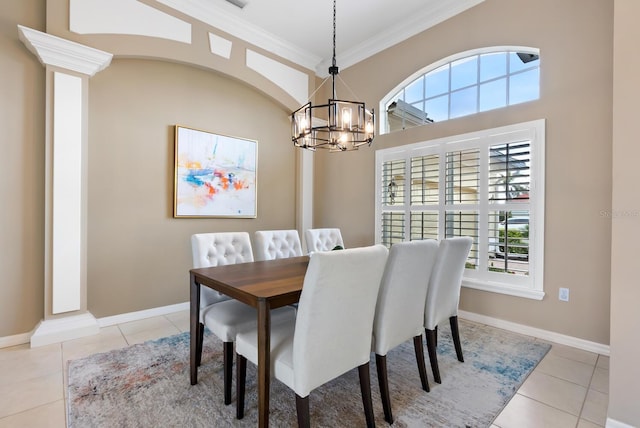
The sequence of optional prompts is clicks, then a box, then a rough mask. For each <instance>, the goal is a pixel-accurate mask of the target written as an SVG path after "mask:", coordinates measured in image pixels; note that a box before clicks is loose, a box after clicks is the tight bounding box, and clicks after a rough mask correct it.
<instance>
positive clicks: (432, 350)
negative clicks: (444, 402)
mask: <svg viewBox="0 0 640 428" xmlns="http://www.w3.org/2000/svg"><path fill="white" fill-rule="evenodd" d="M424 332H425V334H426V336H427V351H428V352H429V361H430V362H431V371H432V372H433V380H434V381H435V382H436V383H442V381H441V380H440V370H439V369H438V355H437V354H436V342H437V339H436V336H437V333H436V330H428V329H426V328H425V329H424Z"/></svg>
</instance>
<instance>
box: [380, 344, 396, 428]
mask: <svg viewBox="0 0 640 428" xmlns="http://www.w3.org/2000/svg"><path fill="white" fill-rule="evenodd" d="M376 370H377V372H378V385H379V386H380V398H381V399H382V409H383V410H384V420H385V421H387V422H389V423H390V424H392V423H393V414H392V413H391V399H390V397H389V381H388V377H387V356H386V355H378V354H376Z"/></svg>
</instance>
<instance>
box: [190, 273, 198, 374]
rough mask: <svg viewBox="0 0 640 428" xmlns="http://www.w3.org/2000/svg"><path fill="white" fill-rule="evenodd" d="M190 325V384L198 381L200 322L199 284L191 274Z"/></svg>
mask: <svg viewBox="0 0 640 428" xmlns="http://www.w3.org/2000/svg"><path fill="white" fill-rule="evenodd" d="M190 283H191V285H190V303H191V304H190V320H189V321H190V327H189V334H190V337H189V344H190V345H189V364H190V366H191V385H195V384H196V383H198V361H197V350H198V327H199V326H198V324H199V323H200V284H198V283H197V282H196V279H195V277H194V275H193V274H191V281H190Z"/></svg>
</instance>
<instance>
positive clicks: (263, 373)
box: [190, 256, 309, 427]
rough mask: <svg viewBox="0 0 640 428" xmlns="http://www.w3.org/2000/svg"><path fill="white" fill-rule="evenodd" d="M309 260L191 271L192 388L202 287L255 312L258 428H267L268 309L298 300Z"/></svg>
mask: <svg viewBox="0 0 640 428" xmlns="http://www.w3.org/2000/svg"><path fill="white" fill-rule="evenodd" d="M308 265H309V257H308V256H302V257H291V258H286V259H276V260H266V261H259V262H250V263H239V264H233V265H224V266H216V267H208V268H198V269H191V270H190V279H191V280H190V292H191V294H190V302H191V303H190V307H191V314H190V333H191V342H190V365H191V384H192V385H195V384H196V383H198V366H197V360H196V353H197V345H198V334H197V332H198V323H199V322H200V289H201V286H205V287H209V288H212V289H214V290H216V291H218V292H220V293H222V294H225V295H227V296H229V297H231V298H232V299H236V300H238V301H240V302H243V303H246V304H247V305H250V306H253V307H254V308H256V320H257V323H258V324H257V325H258V426H259V427H268V426H269V386H270V381H271V356H270V349H271V347H270V336H271V316H270V311H271V309H275V308H279V307H281V306H285V305H290V304H292V303H296V302H298V300H300V293H301V292H302V283H303V282H304V275H305V273H306V271H307V266H308Z"/></svg>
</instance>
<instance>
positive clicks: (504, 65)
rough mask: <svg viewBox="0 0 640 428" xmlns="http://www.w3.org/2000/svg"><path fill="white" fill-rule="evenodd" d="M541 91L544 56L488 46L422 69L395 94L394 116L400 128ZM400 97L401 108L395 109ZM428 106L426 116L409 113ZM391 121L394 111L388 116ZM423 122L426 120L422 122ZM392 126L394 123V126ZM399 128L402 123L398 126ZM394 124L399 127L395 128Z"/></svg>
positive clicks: (527, 97) (532, 96)
mask: <svg viewBox="0 0 640 428" xmlns="http://www.w3.org/2000/svg"><path fill="white" fill-rule="evenodd" d="M539 97H540V59H539V56H538V55H537V54H531V53H526V52H520V53H518V52H515V51H513V52H511V51H500V52H489V53H483V54H478V55H471V56H467V57H463V58H460V59H457V60H454V61H452V62H449V63H447V64H445V65H442V66H440V67H438V68H436V69H434V70H431V71H429V72H427V73H426V74H423V75H421V76H420V77H418V78H417V79H415V80H414V81H413V82H411V83H409V84H408V85H407V86H406V87H404V88H403V89H401V90H400V91H399V92H397V93H396V94H395V95H394V96H393V97H391V99H390V101H389V103H388V104H387V112H388V113H389V116H391V115H392V114H393V115H395V116H396V117H398V116H399V117H401V118H402V124H401V128H405V127H410V126H416V125H421V124H424V123H428V122H432V121H433V122H439V121H443V120H448V119H453V118H457V117H462V116H467V115H470V114H475V113H478V112H482V111H487V110H493V109H497V108H502V107H506V106H508V105H513V104H519V103H523V102H526V101H532V100H536V99H538V98H539ZM399 101H402V102H404V103H403V104H402V106H403V107H402V109H400V110H395V111H394V112H393V113H392V110H393V108H397V104H398V102H399ZM407 112H413V115H414V116H413V117H417V116H416V115H415V112H422V115H424V112H426V117H427V118H428V119H427V120H424V116H418V117H422V120H415V119H414V120H413V123H410V122H411V120H412V119H411V117H410V116H409V115H408V114H406V113H407ZM389 119H390V120H389V121H390V122H391V117H390V118H389ZM418 122H421V123H418ZM392 128H393V127H392ZM396 129H397V127H396ZM391 130H394V129H391Z"/></svg>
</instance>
